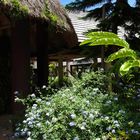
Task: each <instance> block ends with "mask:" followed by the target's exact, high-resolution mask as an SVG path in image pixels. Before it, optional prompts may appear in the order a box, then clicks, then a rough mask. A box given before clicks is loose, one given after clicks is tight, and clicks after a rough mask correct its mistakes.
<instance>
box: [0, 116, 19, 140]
mask: <svg viewBox="0 0 140 140" xmlns="http://www.w3.org/2000/svg"><path fill="white" fill-rule="evenodd" d="M11 120H12V115H0V140H21V139H17V138H15V137H14V133H13V130H12V122H11Z"/></svg>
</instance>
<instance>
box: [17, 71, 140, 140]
mask: <svg viewBox="0 0 140 140" xmlns="http://www.w3.org/2000/svg"><path fill="white" fill-rule="evenodd" d="M99 75H100V76H99ZM98 76H99V77H98ZM93 77H94V78H95V77H96V78H95V79H94V78H93ZM98 78H99V79H100V80H99V79H98ZM104 78H105V79H107V77H106V76H105V75H103V74H101V73H91V74H84V75H83V77H82V79H81V80H76V81H75V80H74V81H73V85H72V86H71V87H67V88H62V89H60V90H58V91H57V92H56V94H53V95H52V96H46V97H44V96H42V95H41V94H40V91H38V96H36V95H35V94H31V95H29V96H28V98H27V99H18V98H16V100H17V101H21V102H22V103H23V104H25V105H26V106H27V109H26V114H25V119H24V121H23V122H22V124H21V125H19V128H20V131H21V135H25V134H26V136H27V140H47V139H49V140H97V139H103V140H107V139H113V138H114V139H140V127H139V126H140V121H139V118H140V113H139V112H138V111H137V112H134V111H131V110H130V109H129V105H128V104H127V105H126V102H125V103H124V102H122V100H121V96H118V95H117V94H115V93H108V90H107V87H105V86H103V85H104V84H105V82H106V81H105V80H102V79H104ZM97 79H98V80H99V81H98V83H97ZM91 81H92V82H91ZM43 90H44V92H47V91H48V88H43ZM39 95H40V96H39ZM139 95H140V89H139V90H137V95H136V97H137V98H133V97H132V98H131V100H129V101H132V100H133V101H138V102H139V101H140V96H139ZM19 128H17V131H18V130H19Z"/></svg>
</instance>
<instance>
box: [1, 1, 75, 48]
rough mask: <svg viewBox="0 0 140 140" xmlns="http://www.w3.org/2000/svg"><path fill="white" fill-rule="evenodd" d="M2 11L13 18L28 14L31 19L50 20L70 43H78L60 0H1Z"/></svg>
mask: <svg viewBox="0 0 140 140" xmlns="http://www.w3.org/2000/svg"><path fill="white" fill-rule="evenodd" d="M0 12H3V13H4V14H5V15H8V16H10V17H13V19H15V18H23V17H27V16H28V17H30V18H31V19H37V20H42V21H45V22H48V23H50V24H51V25H52V26H54V27H57V29H58V31H59V32H61V34H63V38H64V39H66V40H69V42H68V44H69V45H72V46H73V45H75V43H77V37H76V34H75V32H74V29H73V26H72V24H71V21H70V19H69V18H68V15H67V14H66V11H65V9H64V8H63V7H61V5H60V3H59V0H1V1H0ZM67 37H68V38H67Z"/></svg>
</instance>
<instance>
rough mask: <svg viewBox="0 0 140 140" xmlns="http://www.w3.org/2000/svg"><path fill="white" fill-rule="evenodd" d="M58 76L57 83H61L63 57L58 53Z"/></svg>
mask: <svg viewBox="0 0 140 140" xmlns="http://www.w3.org/2000/svg"><path fill="white" fill-rule="evenodd" d="M58 78H59V85H60V86H61V85H62V84H63V58H62V56H61V55H59V58H58Z"/></svg>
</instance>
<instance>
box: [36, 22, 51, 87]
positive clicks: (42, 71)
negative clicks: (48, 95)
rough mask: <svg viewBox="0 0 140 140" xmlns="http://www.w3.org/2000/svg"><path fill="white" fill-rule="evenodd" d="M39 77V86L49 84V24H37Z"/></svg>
mask: <svg viewBox="0 0 140 140" xmlns="http://www.w3.org/2000/svg"><path fill="white" fill-rule="evenodd" d="M36 40H37V77H38V86H39V87H42V86H43V85H46V86H47V85H48V75H49V70H48V25H47V24H41V23H40V24H37V38H36Z"/></svg>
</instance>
